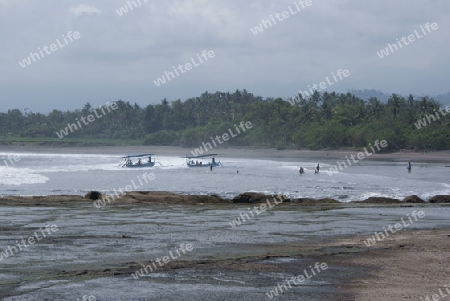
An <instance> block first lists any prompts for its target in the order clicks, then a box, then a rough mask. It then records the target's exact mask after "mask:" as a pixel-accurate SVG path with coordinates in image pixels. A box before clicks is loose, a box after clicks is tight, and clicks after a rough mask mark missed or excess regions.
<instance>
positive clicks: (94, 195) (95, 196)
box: [84, 191, 102, 201]
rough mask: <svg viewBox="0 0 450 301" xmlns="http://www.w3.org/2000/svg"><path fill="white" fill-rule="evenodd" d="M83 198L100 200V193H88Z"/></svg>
mask: <svg viewBox="0 0 450 301" xmlns="http://www.w3.org/2000/svg"><path fill="white" fill-rule="evenodd" d="M84 198H85V199H89V200H93V201H95V200H98V199H101V198H102V193H101V192H98V191H89V192H88V193H86V195H85V196H84Z"/></svg>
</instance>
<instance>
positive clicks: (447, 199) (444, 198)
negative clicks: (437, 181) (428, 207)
mask: <svg viewBox="0 0 450 301" xmlns="http://www.w3.org/2000/svg"><path fill="white" fill-rule="evenodd" d="M430 203H450V195H435V196H434V197H432V198H431V199H430Z"/></svg>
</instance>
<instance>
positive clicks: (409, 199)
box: [403, 195, 425, 203]
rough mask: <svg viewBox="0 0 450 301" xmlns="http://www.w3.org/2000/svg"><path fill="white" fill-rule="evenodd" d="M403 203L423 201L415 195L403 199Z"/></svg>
mask: <svg viewBox="0 0 450 301" xmlns="http://www.w3.org/2000/svg"><path fill="white" fill-rule="evenodd" d="M403 202H404V203H425V201H424V200H422V199H421V198H419V197H418V196H417V195H410V196H407V197H406V198H404V199H403Z"/></svg>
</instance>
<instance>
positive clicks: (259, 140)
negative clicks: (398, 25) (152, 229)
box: [0, 90, 450, 151]
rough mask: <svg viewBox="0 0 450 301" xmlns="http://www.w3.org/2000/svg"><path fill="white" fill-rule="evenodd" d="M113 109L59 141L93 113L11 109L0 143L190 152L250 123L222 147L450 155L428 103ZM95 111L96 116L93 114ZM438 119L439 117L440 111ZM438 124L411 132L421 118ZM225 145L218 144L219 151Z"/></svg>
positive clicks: (444, 131) (446, 128)
mask: <svg viewBox="0 0 450 301" xmlns="http://www.w3.org/2000/svg"><path fill="white" fill-rule="evenodd" d="M117 104H118V108H117V109H116V110H114V111H111V112H110V113H107V114H106V115H105V116H102V117H101V118H98V119H96V120H95V121H93V122H91V123H89V124H87V125H83V126H82V127H81V129H78V130H74V131H73V132H69V134H68V135H67V137H64V138H62V139H59V138H58V137H57V135H56V133H57V132H58V133H60V131H61V130H62V129H64V128H66V127H67V125H68V123H71V124H72V123H76V120H77V118H78V120H81V117H87V116H88V115H89V114H92V113H93V112H94V109H95V108H93V107H92V106H91V105H90V104H89V103H87V104H86V105H85V106H84V108H83V109H81V110H76V111H66V112H63V111H58V110H53V111H52V112H50V113H48V114H42V113H32V112H26V113H24V112H21V111H20V110H17V109H14V110H9V111H8V112H7V113H0V144H10V145H11V144H12V145H14V144H34V145H67V146H94V145H142V144H145V145H170V146H183V147H198V146H199V145H201V144H202V142H208V141H211V138H210V137H215V136H216V135H222V134H223V133H225V132H227V131H228V129H230V128H231V129H234V124H239V122H241V121H251V122H252V123H253V128H252V129H251V130H248V131H246V132H245V133H243V134H241V135H238V136H237V137H235V138H232V139H230V140H229V141H228V142H226V145H228V146H251V147H272V148H277V149H286V148H295V149H300V148H309V149H332V148H355V147H364V146H367V145H368V143H373V142H374V141H375V140H386V141H388V144H389V147H388V149H386V150H387V151H396V150H400V149H408V150H425V149H426V150H444V149H450V113H447V114H446V115H445V116H444V115H443V114H441V113H439V109H440V108H442V106H441V105H440V104H439V103H438V102H436V101H435V100H433V99H431V98H428V97H421V98H417V99H416V98H414V97H413V96H412V95H410V96H409V97H408V98H404V97H401V96H399V95H396V94H393V95H392V96H390V97H389V99H388V101H387V102H382V101H380V100H378V99H377V98H370V99H369V100H368V101H363V100H361V99H359V98H357V97H356V96H354V95H353V94H351V93H346V94H339V93H334V92H333V93H327V92H325V93H319V92H315V93H314V94H313V95H312V96H311V97H309V98H307V99H304V98H303V97H302V96H301V95H299V96H298V97H297V102H295V105H292V104H291V103H290V102H288V101H284V100H282V99H281V98H277V99H273V98H269V99H263V98H262V97H259V96H254V95H253V94H251V93H248V92H247V91H246V90H243V91H239V90H238V91H236V92H234V93H221V92H216V93H208V92H205V93H203V94H202V95H201V96H199V97H195V98H191V99H188V100H186V101H184V102H182V101H180V100H175V101H173V102H171V103H169V102H168V101H167V100H166V99H163V100H162V101H161V103H160V104H156V105H148V106H146V107H145V108H141V107H140V106H139V105H137V104H131V103H129V102H124V101H118V102H117ZM97 110H99V109H98V108H97ZM444 112H445V110H444ZM431 114H433V115H434V116H439V119H438V120H436V121H433V119H431V122H427V123H426V124H427V125H426V126H424V125H423V124H422V128H420V129H417V128H416V126H415V123H417V122H418V120H419V119H423V118H425V117H426V116H427V115H431ZM223 146H225V144H223Z"/></svg>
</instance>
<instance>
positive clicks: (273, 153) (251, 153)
mask: <svg viewBox="0 0 450 301" xmlns="http://www.w3.org/2000/svg"><path fill="white" fill-rule="evenodd" d="M193 149H194V148H182V147H179V146H100V147H47V146H3V147H2V151H5V152H17V153H56V154H58V153H62V154H97V155H118V156H121V155H124V154H126V153H136V152H147V151H149V150H151V151H152V152H154V153H155V157H158V156H176V157H184V156H186V155H189V154H190V151H192V150H193ZM359 151H362V149H353V150H348V149H341V150H289V149H288V150H280V151H279V150H276V149H273V148H271V149H267V148H248V147H230V148H214V149H212V150H210V151H208V152H205V154H208V153H219V154H220V155H221V156H222V157H225V158H226V157H234V158H241V159H244V158H251V159H270V160H273V159H279V160H287V159H326V160H343V158H345V156H348V155H351V154H356V153H357V152H359ZM365 160H367V161H394V162H405V161H406V162H407V161H416V162H417V161H420V162H434V163H448V164H446V165H450V150H445V151H433V152H427V153H424V152H394V153H381V154H380V153H373V154H371V156H370V157H367V158H365Z"/></svg>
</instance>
